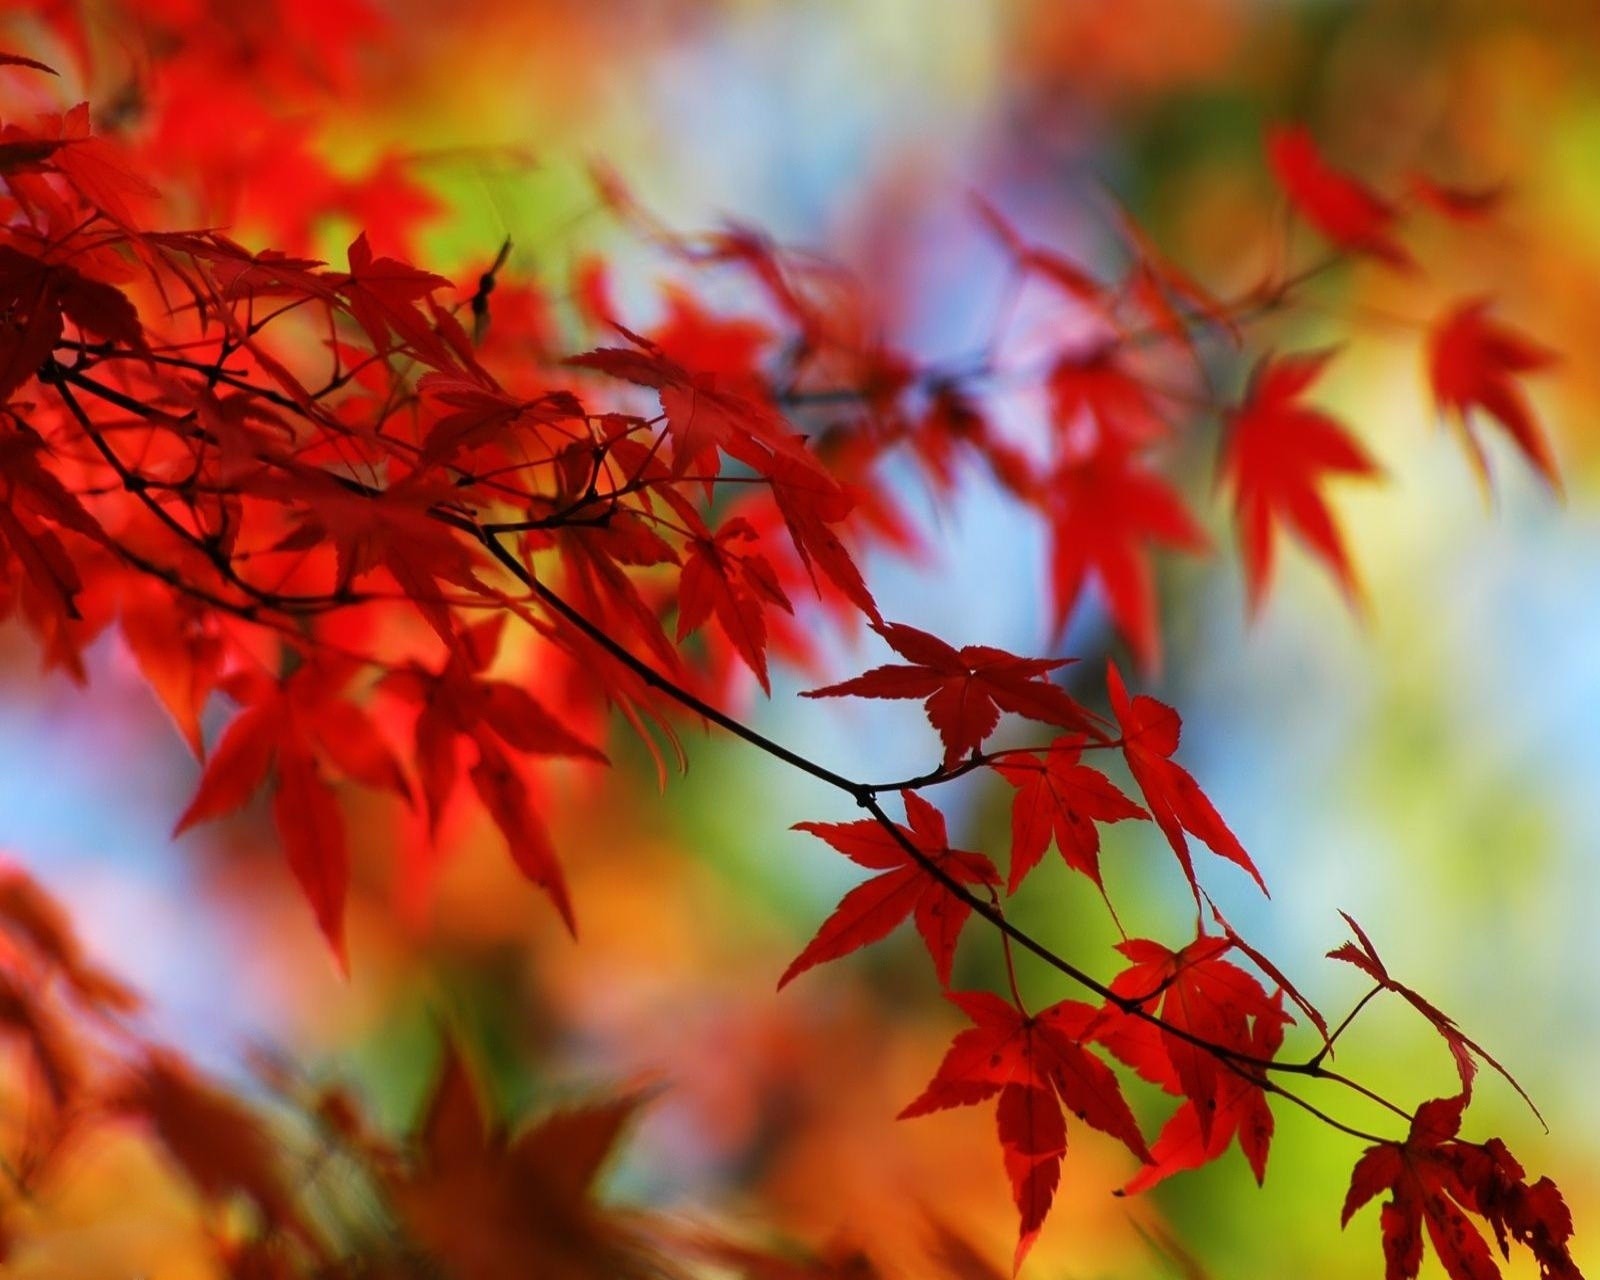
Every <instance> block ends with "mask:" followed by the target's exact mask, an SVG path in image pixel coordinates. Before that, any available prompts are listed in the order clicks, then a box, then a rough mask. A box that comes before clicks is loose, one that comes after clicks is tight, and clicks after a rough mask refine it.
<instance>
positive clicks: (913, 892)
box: [778, 791, 1000, 989]
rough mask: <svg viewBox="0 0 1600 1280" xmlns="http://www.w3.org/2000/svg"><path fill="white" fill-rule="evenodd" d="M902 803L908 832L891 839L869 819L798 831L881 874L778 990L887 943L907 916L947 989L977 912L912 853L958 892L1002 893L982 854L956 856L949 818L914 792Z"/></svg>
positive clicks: (798, 960) (830, 922) (820, 933)
mask: <svg viewBox="0 0 1600 1280" xmlns="http://www.w3.org/2000/svg"><path fill="white" fill-rule="evenodd" d="M900 795H901V798H902V799H903V800H904V801H905V806H906V817H907V819H908V820H909V821H910V823H911V826H910V827H909V828H908V827H903V826H901V825H900V824H899V823H895V824H894V829H893V830H892V831H891V830H890V829H889V827H887V826H885V825H884V824H883V823H880V822H877V821H874V820H873V819H871V818H864V819H862V820H861V821H859V822H801V823H797V824H796V826H795V830H797V831H809V832H810V833H811V834H812V835H814V836H817V837H819V838H820V839H823V840H826V841H827V842H828V843H829V844H830V845H832V846H833V847H834V848H835V849H837V850H838V851H839V852H840V853H842V854H844V856H845V857H847V858H849V859H850V861H852V862H854V863H856V864H857V865H859V866H863V867H866V868H867V869H868V870H869V871H876V872H879V873H880V874H878V875H875V876H873V877H872V879H870V880H866V881H864V882H862V883H861V884H858V885H857V886H856V887H855V888H854V889H852V890H850V892H849V893H847V894H845V895H844V897H843V898H842V899H841V900H840V902H839V905H838V907H836V908H835V909H834V912H833V914H832V915H831V916H829V917H828V918H827V919H826V920H825V921H823V923H822V927H821V928H820V929H818V930H817V936H816V937H814V938H813V939H811V941H810V942H809V943H807V944H806V948H805V950H804V951H802V952H801V953H800V954H799V955H798V956H796V957H795V959H794V962H793V963H792V964H790V966H789V967H788V968H787V969H785V970H784V971H783V977H781V978H780V979H778V986H779V988H780V989H781V988H782V987H784V986H786V985H787V984H788V983H790V982H792V981H793V980H794V979H795V978H797V977H798V976H799V975H800V974H802V973H804V972H805V971H806V970H807V969H809V968H811V967H812V966H813V965H817V964H821V963H822V962H823V961H825V960H837V959H838V958H839V957H840V956H843V955H848V954H849V953H850V952H852V951H855V950H857V949H858V948H861V947H864V946H866V945H867V944H868V943H872V942H877V941H878V940H879V939H880V938H885V937H887V936H888V935H889V934H890V932H892V931H893V930H894V928H895V927H896V926H897V925H899V924H900V923H901V922H902V921H903V920H905V918H906V917H907V916H912V917H914V919H915V921H916V926H917V932H918V933H919V934H921V935H922V941H923V942H924V944H926V946H927V948H928V954H929V955H930V956H931V957H932V958H933V967H934V969H935V970H936V971H937V972H938V975H939V981H940V983H941V984H943V985H945V986H948V985H949V984H950V967H951V965H952V964H953V963H954V962H955V955H956V943H957V942H958V941H959V940H960V937H961V928H962V926H963V925H964V924H966V922H967V917H968V916H969V915H971V914H972V908H971V907H970V906H968V905H967V904H966V903H965V902H963V901H962V900H961V899H960V898H958V897H956V895H955V894H953V893H951V892H950V890H949V889H948V888H946V887H945V885H944V884H943V883H942V882H941V881H940V880H939V879H938V877H936V876H935V875H934V874H933V873H932V871H930V870H929V866H928V865H924V863H923V861H921V860H919V859H918V858H916V857H914V856H913V855H912V853H911V851H910V849H908V848H907V846H908V845H909V846H911V847H912V848H915V849H916V850H918V851H919V852H920V853H921V854H922V856H923V858H925V859H926V861H927V863H928V864H931V865H932V866H936V867H938V868H939V869H940V870H941V871H943V872H944V873H945V874H946V875H948V876H949V877H950V878H951V879H952V880H954V881H955V882H956V883H958V884H971V885H991V886H992V885H997V884H999V883H1000V873H999V872H998V871H996V870H995V867H994V863H992V862H990V861H989V859H988V858H986V857H984V856H983V854H981V853H968V852H966V851H964V850H961V849H952V848H951V847H950V838H949V835H948V834H947V833H946V831H945V825H944V815H943V814H942V813H940V812H939V811H938V810H937V809H935V808H934V807H933V806H932V805H931V804H929V803H928V802H927V801H926V800H924V799H923V798H922V797H921V796H919V795H917V794H916V792H914V791H902V792H901V793H900Z"/></svg>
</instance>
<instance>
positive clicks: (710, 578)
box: [678, 516, 794, 693]
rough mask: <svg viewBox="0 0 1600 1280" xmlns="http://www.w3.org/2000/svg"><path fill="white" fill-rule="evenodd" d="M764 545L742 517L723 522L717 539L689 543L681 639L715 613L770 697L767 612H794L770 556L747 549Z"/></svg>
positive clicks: (680, 607) (681, 590)
mask: <svg viewBox="0 0 1600 1280" xmlns="http://www.w3.org/2000/svg"><path fill="white" fill-rule="evenodd" d="M760 543H761V535H760V534H758V533H757V532H756V529H755V526H754V525H752V524H751V523H750V522H749V521H748V520H746V519H745V518H744V517H743V516H734V517H732V518H731V519H729V520H725V521H723V524H722V527H721V528H720V529H718V530H717V533H716V536H715V537H714V538H708V537H697V538H695V539H694V540H693V541H691V542H690V544H689V550H688V553H687V554H686V555H685V556H684V559H683V574H682V576H681V577H680V578H679V579H678V639H679V640H682V639H683V638H684V637H685V636H687V635H689V634H690V633H691V632H693V631H695V630H697V629H698V628H699V627H700V626H701V624H703V623H704V622H705V621H706V619H707V618H710V617H711V616H713V615H715V616H716V619H717V622H718V624H719V625H720V626H721V627H722V632H723V634H724V635H726V636H727V637H728V640H729V641H730V642H731V643H732V645H733V647H734V649H735V650H737V651H738V654H739V656H740V657H741V658H743V659H744V662H745V665H746V666H748V667H749V668H750V670H751V671H753V672H755V676H756V679H757V680H759V681H760V682H761V688H762V689H763V690H764V691H765V692H767V693H771V692H772V685H771V683H770V682H769V681H768V679H767V623H766V617H765V611H766V610H767V609H768V608H770V607H772V606H776V607H778V608H780V609H782V610H783V611H784V612H785V613H792V612H794V606H793V605H791V604H790V603H789V597H788V596H787V595H785V594H784V591H783V587H782V585H781V584H780V583H779V582H778V575H777V574H776V573H774V572H773V569H772V565H771V563H770V562H769V561H768V560H767V558H766V557H765V556H763V555H760V554H759V553H758V552H756V551H755V550H754V549H749V550H745V549H743V548H744V547H746V546H749V545H750V544H754V546H759V545H760Z"/></svg>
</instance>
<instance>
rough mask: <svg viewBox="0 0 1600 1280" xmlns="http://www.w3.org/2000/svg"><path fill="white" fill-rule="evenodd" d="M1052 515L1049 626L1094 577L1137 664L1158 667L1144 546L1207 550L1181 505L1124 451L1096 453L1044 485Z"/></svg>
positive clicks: (1060, 620)
mask: <svg viewBox="0 0 1600 1280" xmlns="http://www.w3.org/2000/svg"><path fill="white" fill-rule="evenodd" d="M1044 493H1045V498H1046V502H1047V511H1048V514H1049V516H1050V533H1051V543H1050V547H1051V550H1050V581H1051V586H1052V588H1053V590H1052V594H1053V596H1054V600H1055V603H1054V610H1055V625H1056V628H1057V629H1058V630H1059V629H1061V628H1062V627H1064V626H1065V625H1066V622H1067V619H1068V618H1069V617H1070V616H1071V614H1072V611H1073V608H1074V607H1075V606H1076V604H1077V602H1078V597H1079V595H1080V594H1081V592H1082V590H1083V587H1084V584H1085V582H1086V581H1087V580H1088V579H1089V577H1090V576H1091V575H1092V576H1093V577H1094V578H1095V579H1096V581H1098V582H1099V584H1100V588H1101V591H1102V592H1103V594H1104V596H1105V603H1106V608H1107V611H1108V612H1109V613H1110V614H1111V621H1112V622H1113V623H1114V624H1115V626H1116V628H1117V630H1118V631H1119V632H1120V633H1121V634H1122V636H1123V638H1124V639H1125V640H1126V641H1127V642H1128V644H1129V645H1130V646H1132V648H1133V651H1134V653H1135V655H1136V656H1137V657H1138V659H1139V662H1140V665H1141V666H1143V667H1145V668H1154V667H1156V666H1158V665H1159V664H1160V658H1161V638H1160V633H1159V632H1158V630H1157V627H1156V588H1155V576H1154V574H1153V572H1152V570H1151V567H1150V550H1149V549H1150V547H1151V546H1152V545H1164V546H1168V547H1173V548H1175V549H1177V550H1180V551H1188V552H1191V553H1194V554H1198V553H1200V552H1203V551H1205V550H1206V549H1207V548H1208V547H1209V546H1210V545H1211V543H1210V539H1209V538H1207V537H1206V534H1205V530H1203V529H1202V528H1201V527H1200V526H1199V525H1198V524H1196V523H1195V519H1194V517H1193V516H1192V515H1190V514H1189V509H1188V508H1187V507H1186V506H1184V504H1183V500H1182V499H1181V498H1180V497H1179V496H1178V495H1177V494H1176V493H1175V492H1174V491H1173V490H1172V488H1171V487H1170V486H1169V485H1168V484H1167V483H1166V481H1164V480H1163V479H1162V478H1161V477H1160V476H1158V475H1157V474H1156V473H1155V472H1153V471H1151V470H1149V469H1148V468H1147V467H1145V466H1142V465H1141V464H1139V463H1138V462H1136V461H1135V460H1134V459H1133V458H1132V457H1131V456H1130V455H1129V454H1128V453H1127V452H1126V451H1124V450H1122V449H1097V450H1095V451H1094V452H1093V453H1091V454H1089V455H1088V456H1087V457H1085V458H1082V459H1079V460H1076V461H1068V462H1065V463H1063V464H1062V466H1061V467H1060V468H1059V469H1058V470H1057V471H1056V473H1055V474H1054V476H1052V477H1051V478H1050V479H1049V480H1048V481H1047V482H1046V483H1045V486H1044Z"/></svg>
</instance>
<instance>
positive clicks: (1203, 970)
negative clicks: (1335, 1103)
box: [1094, 935, 1290, 1192]
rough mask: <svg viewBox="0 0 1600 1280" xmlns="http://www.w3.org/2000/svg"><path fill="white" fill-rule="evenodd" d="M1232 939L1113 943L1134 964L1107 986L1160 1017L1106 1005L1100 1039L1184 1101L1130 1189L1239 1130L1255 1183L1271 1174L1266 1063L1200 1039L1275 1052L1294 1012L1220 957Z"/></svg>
mask: <svg viewBox="0 0 1600 1280" xmlns="http://www.w3.org/2000/svg"><path fill="white" fill-rule="evenodd" d="M1232 946H1233V944H1232V943H1231V942H1230V941H1229V940H1228V939H1227V938H1215V937H1208V936H1205V935H1201V936H1200V937H1198V938H1196V939H1195V940H1194V941H1193V942H1191V943H1190V944H1189V945H1188V946H1186V947H1184V948H1183V950H1181V951H1171V950H1169V949H1168V948H1166V947H1164V946H1162V945H1161V944H1160V943H1159V942H1153V941H1150V940H1148V939H1144V938H1133V939H1130V940H1128V941H1127V942H1123V943H1119V944H1118V946H1117V950H1118V951H1120V952H1122V954H1123V955H1125V956H1126V957H1127V958H1128V959H1129V960H1130V961H1132V964H1130V965H1129V967H1128V968H1127V969H1124V970H1123V971H1122V973H1120V974H1118V975H1117V977H1116V978H1115V979H1113V981H1112V983H1111V990H1112V991H1113V992H1115V993H1116V995H1118V996H1120V997H1121V998H1122V999H1123V1000H1124V1001H1135V1002H1137V1003H1138V1004H1139V1006H1140V1007H1141V1008H1142V1009H1144V1011H1145V1012H1146V1013H1150V1014H1157V1015H1159V1017H1160V1019H1161V1024H1160V1025H1157V1024H1156V1023H1154V1022H1152V1021H1150V1020H1149V1019H1148V1018H1142V1017H1139V1016H1138V1015H1136V1014H1133V1013H1128V1012H1125V1011H1124V1010H1123V1009H1122V1008H1120V1007H1118V1006H1117V1005H1115V1004H1112V1003H1109V1002H1108V1003H1107V1005H1106V1006H1105V1008H1104V1010H1103V1011H1102V1013H1101V1016H1100V1021H1099V1022H1098V1024H1097V1025H1096V1026H1095V1028H1094V1038H1095V1039H1097V1040H1098V1041H1100V1042H1101V1043H1102V1044H1104V1045H1105V1046H1106V1048H1107V1049H1109V1050H1110V1051H1111V1053H1112V1054H1114V1055H1115V1056H1116V1057H1117V1058H1118V1059H1119V1060H1120V1061H1121V1062H1123V1063H1125V1064H1126V1065H1128V1066H1129V1067H1132V1068H1133V1070H1134V1071H1136V1072H1138V1074H1139V1075H1140V1076H1142V1077H1143V1078H1144V1079H1146V1080H1149V1081H1150V1082H1151V1083H1152V1084H1156V1085H1159V1086H1160V1087H1161V1088H1163V1089H1165V1090H1167V1091H1168V1092H1169V1093H1175V1094H1178V1095H1180V1096H1181V1097H1182V1098H1183V1099H1184V1102H1183V1104H1182V1105H1181V1106H1180V1107H1179V1108H1178V1110H1177V1111H1176V1112H1175V1113H1174V1114H1173V1116H1172V1118H1171V1119H1170V1120H1169V1121H1168V1122H1167V1125H1166V1127H1165V1128H1164V1129H1163V1131H1162V1133H1161V1136H1160V1138H1158V1139H1157V1142H1156V1146H1155V1147H1154V1148H1152V1150H1151V1154H1152V1156H1153V1157H1154V1160H1155V1165H1154V1167H1153V1168H1151V1169H1148V1170H1145V1171H1143V1172H1142V1173H1141V1174H1140V1175H1139V1177H1138V1178H1136V1179H1135V1180H1134V1182H1133V1183H1131V1184H1130V1185H1129V1187H1128V1188H1127V1189H1128V1191H1130V1192H1134V1191H1139V1190H1142V1189H1144V1188H1145V1187H1147V1186H1151V1185H1153V1184H1154V1183H1156V1182H1159V1181H1161V1180H1162V1179H1163V1178H1166V1177H1168V1176H1169V1175H1170V1174H1173V1173H1176V1172H1178V1171H1179V1170H1181V1169H1192V1168H1197V1167H1199V1166H1200V1165H1201V1164H1204V1163H1206V1162H1207V1161H1209V1160H1211V1159H1214V1158H1215V1157H1217V1156H1219V1155H1221V1154H1222V1152H1223V1151H1225V1150H1226V1149H1227V1146H1228V1142H1229V1140H1230V1138H1232V1137H1234V1136H1237V1138H1238V1140H1239V1145H1240V1148H1241V1149H1242V1150H1243V1151H1244V1153H1245V1156H1246V1157H1247V1158H1248V1160H1249V1161H1250V1166H1251V1169H1252V1170H1253V1171H1254V1172H1255V1174H1256V1178H1257V1180H1260V1179H1261V1178H1262V1177H1263V1176H1264V1174H1265V1169H1266V1160H1267V1148H1268V1146H1269V1144H1270V1143H1271V1140H1272V1115H1271V1112H1270V1111H1269V1110H1268V1108H1267V1104H1266V1098H1265V1096H1264V1092H1263V1089H1262V1084H1263V1080H1264V1077H1263V1075H1262V1074H1261V1070H1260V1068H1259V1067H1257V1066H1253V1065H1251V1064H1250V1063H1247V1062H1241V1061H1238V1060H1237V1059H1234V1060H1229V1061H1224V1060H1223V1058H1222V1057H1220V1056H1219V1055H1218V1054H1217V1053H1215V1052H1214V1051H1213V1050H1212V1049H1211V1048H1209V1047H1204V1046H1218V1047H1220V1048H1222V1049H1224V1050H1227V1051H1229V1052H1231V1053H1233V1054H1236V1055H1242V1056H1243V1057H1245V1058H1255V1059H1261V1060H1265V1059H1269V1058H1271V1057H1272V1056H1273V1055H1274V1054H1275V1053H1276V1052H1277V1050H1278V1047H1279V1046H1280V1045H1281V1044H1282V1043H1283V1028H1284V1024H1285V1023H1287V1022H1288V1021H1290V1019H1289V1017H1288V1016H1287V1015H1286V1014H1285V1013H1284V1011H1283V1002H1282V998H1281V996H1271V997H1269V996H1268V995H1267V993H1266V991H1265V990H1264V989H1263V988H1262V986H1261V984H1260V983H1259V982H1258V981H1256V979H1255V978H1254V977H1252V976H1251V975H1250V974H1248V973H1246V972H1245V971H1244V970H1243V969H1241V968H1239V966H1238V965H1236V964H1233V963H1232V962H1231V961H1229V960H1226V959H1224V958H1223V957H1224V956H1225V955H1226V954H1227V953H1228V951H1230V950H1231V949H1232Z"/></svg>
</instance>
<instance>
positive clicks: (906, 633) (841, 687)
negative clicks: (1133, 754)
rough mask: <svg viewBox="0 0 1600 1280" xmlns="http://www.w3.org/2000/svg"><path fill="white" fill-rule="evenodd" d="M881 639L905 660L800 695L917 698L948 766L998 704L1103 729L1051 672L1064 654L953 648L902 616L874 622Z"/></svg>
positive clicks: (996, 718)
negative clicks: (897, 619)
mask: <svg viewBox="0 0 1600 1280" xmlns="http://www.w3.org/2000/svg"><path fill="white" fill-rule="evenodd" d="M873 630H874V631H876V632H877V633H878V634H879V635H880V636H882V637H883V639H884V642H885V643H886V644H888V646H889V647H890V648H891V649H893V650H894V651H895V652H896V653H898V654H899V655H900V656H901V657H903V658H909V659H910V662H908V663H906V662H891V663H886V664H884V665H883V666H881V667H874V668H873V669H872V670H871V671H867V672H863V673H862V674H861V675H859V676H855V677H853V678H852V679H849V680H844V681H841V682H840V683H839V684H830V685H825V686H824V687H823V688H820V689H808V690H806V691H805V692H803V693H802V694H801V695H800V696H801V697H804V698H841V697H854V698H922V699H924V701H923V704H922V707H923V710H924V711H926V712H927V713H928V723H930V724H931V725H932V726H933V727H934V728H935V729H937V730H938V731H939V737H940V739H941V740H942V741H943V742H944V767H945V768H947V769H949V768H953V767H954V766H955V765H956V764H957V763H959V762H960V761H961V760H962V759H963V758H965V757H966V756H968V755H969V754H971V753H972V752H975V751H977V750H978V749H979V748H980V747H982V746H983V743H984V740H985V739H986V738H988V736H989V735H990V734H991V733H993V732H994V729H995V726H996V725H997V724H999V723H1000V713H1001V712H1002V711H1010V712H1014V713H1015V714H1017V715H1020V716H1023V717H1024V718H1026V719H1028V720H1035V721H1038V722H1040V723H1042V724H1053V725H1058V726H1060V727H1061V728H1063V729H1074V730H1077V731H1078V732H1080V733H1092V734H1093V735H1094V736H1095V737H1101V736H1103V735H1102V734H1101V733H1100V731H1099V729H1098V728H1097V727H1096V726H1095V724H1094V717H1093V716H1092V715H1091V714H1090V713H1089V712H1088V711H1086V710H1085V709H1084V708H1083V707H1081V706H1079V705H1078V703H1077V701H1076V700H1075V699H1074V698H1073V697H1072V695H1071V694H1069V693H1067V691H1066V690H1065V689H1063V688H1061V687H1060V686H1059V685H1056V684H1052V683H1051V682H1050V680H1049V678H1048V677H1049V674H1050V672H1052V671H1055V670H1057V669H1058V668H1060V667H1063V666H1065V665H1066V664H1067V662H1068V661H1070V659H1066V658H1019V657H1017V656H1016V655H1015V654H1011V653H1007V652H1006V651H1005V650H1004V649H995V648H991V647H990V646H989V645H985V644H968V645H962V647H961V648H959V649H957V648H956V647H955V646H953V645H949V644H946V643H945V642H944V641H943V640H940V639H939V638H938V637H937V636H932V635H929V634H928V633H927V632H926V631H919V630H918V629H917V628H916V627H911V626H907V625H905V624H904V623H900V622H885V623H877V624H874V626H873Z"/></svg>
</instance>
